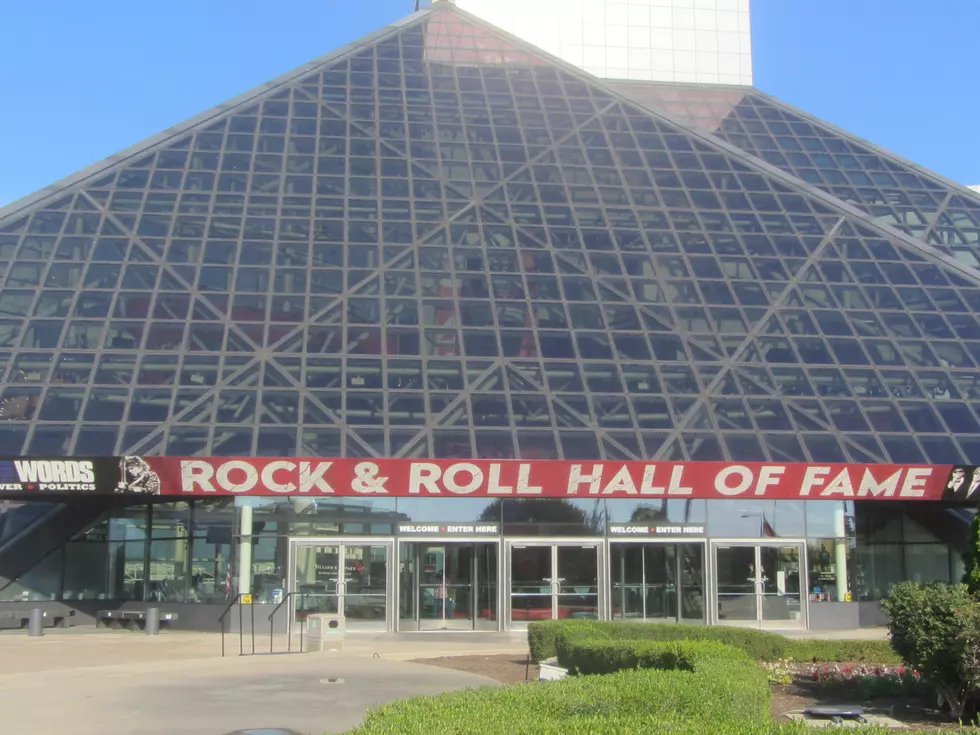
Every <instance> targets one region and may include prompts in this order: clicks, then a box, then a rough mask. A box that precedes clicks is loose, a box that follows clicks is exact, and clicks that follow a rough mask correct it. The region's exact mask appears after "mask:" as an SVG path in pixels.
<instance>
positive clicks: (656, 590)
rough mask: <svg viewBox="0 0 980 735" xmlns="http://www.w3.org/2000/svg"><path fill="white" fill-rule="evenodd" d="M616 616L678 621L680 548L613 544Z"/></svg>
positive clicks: (614, 607) (672, 545) (661, 545)
mask: <svg viewBox="0 0 980 735" xmlns="http://www.w3.org/2000/svg"><path fill="white" fill-rule="evenodd" d="M611 549H612V576H613V583H612V591H613V598H612V599H613V611H612V615H613V617H614V618H616V619H619V620H629V619H638V620H658V621H665V620H670V621H673V622H676V620H677V602H678V600H677V579H676V576H677V547H676V546H675V545H674V544H613V545H612V547H611Z"/></svg>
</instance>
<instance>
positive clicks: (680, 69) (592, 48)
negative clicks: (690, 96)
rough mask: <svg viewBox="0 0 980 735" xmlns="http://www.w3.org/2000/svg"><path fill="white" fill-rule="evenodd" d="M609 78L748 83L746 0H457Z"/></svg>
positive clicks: (749, 47) (749, 57)
mask: <svg viewBox="0 0 980 735" xmlns="http://www.w3.org/2000/svg"><path fill="white" fill-rule="evenodd" d="M455 3H456V5H457V6H458V7H460V8H462V9H463V10H467V11H469V12H471V13H473V14H474V15H476V16H479V17H480V18H483V19H484V20H486V21H488V22H490V23H492V24H493V25H495V26H497V27H498V28H502V29H503V30H505V31H509V32H510V33H513V34H514V35H515V36H518V37H520V38H522V39H524V40H525V41H528V42H530V43H533V44H534V45H535V46H537V47H539V48H541V49H543V50H545V51H547V52H549V53H551V54H554V55H555V56H558V57H559V58H561V59H564V60H565V61H567V62H569V63H571V64H574V65H575V66H578V67H581V68H582V69H585V70H586V71H587V72H590V73H591V74H595V75H596V76H599V77H605V78H607V79H635V80H653V81H662V82H699V83H703V84H746V85H750V84H752V43H751V33H750V29H749V0H455Z"/></svg>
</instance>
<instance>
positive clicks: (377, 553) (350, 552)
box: [293, 544, 388, 630]
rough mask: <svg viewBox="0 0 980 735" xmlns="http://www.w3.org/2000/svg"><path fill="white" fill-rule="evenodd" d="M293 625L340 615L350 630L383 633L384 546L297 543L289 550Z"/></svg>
mask: <svg viewBox="0 0 980 735" xmlns="http://www.w3.org/2000/svg"><path fill="white" fill-rule="evenodd" d="M295 559H296V561H295V567H294V568H295V584H294V586H293V589H294V590H295V591H296V592H299V593H300V594H299V595H298V596H297V598H296V603H295V614H296V620H297V621H300V620H303V619H305V618H306V616H307V615H309V614H311V613H329V614H341V615H344V616H345V617H346V618H347V624H348V625H349V626H351V625H352V626H354V627H364V625H365V624H366V625H367V626H369V627H371V628H379V629H382V630H383V629H384V627H385V625H386V620H387V607H388V573H387V572H388V547H387V546H385V545H383V544H351V545H348V544H327V545H311V544H299V545H297V546H296V549H295Z"/></svg>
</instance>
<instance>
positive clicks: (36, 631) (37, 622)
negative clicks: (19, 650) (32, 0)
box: [27, 607, 44, 638]
mask: <svg viewBox="0 0 980 735" xmlns="http://www.w3.org/2000/svg"><path fill="white" fill-rule="evenodd" d="M27 635H28V636H29V637H30V638H37V637H39V636H42V635H44V611H43V610H42V609H41V608H39V607H35V608H34V609H33V610H31V614H30V615H29V616H28V618H27Z"/></svg>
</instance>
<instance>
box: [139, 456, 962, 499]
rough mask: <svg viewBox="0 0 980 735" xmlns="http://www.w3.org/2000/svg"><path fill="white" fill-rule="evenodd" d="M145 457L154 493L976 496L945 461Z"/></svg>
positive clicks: (556, 495) (416, 495)
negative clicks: (154, 476) (154, 479)
mask: <svg viewBox="0 0 980 735" xmlns="http://www.w3.org/2000/svg"><path fill="white" fill-rule="evenodd" d="M144 459H145V461H146V462H147V463H149V467H150V469H151V470H152V471H153V472H154V473H156V474H157V475H158V477H159V480H160V485H159V487H160V493H161V494H163V495H195V496H206V495H272V496H275V495H316V496H324V495H328V496H329V495H334V496H398V497H442V498H449V497H549V498H554V497H567V498H575V497H579V498H583V497H608V498H633V497H636V498H640V497H664V498H680V499H684V498H771V499H799V498H809V499H811V500H820V499H825V500H831V499H866V500H949V501H953V502H980V469H977V468H974V467H965V466H957V467H953V466H951V465H931V466H930V465H885V464H869V465H860V464H792V463H791V464H775V463H745V464H736V463H729V462H606V461H583V462H570V461H558V460H539V461H523V462H522V461H520V460H504V461H492V460H479V459H475V460H445V459H444V460H421V459H376V460H365V459H350V458H347V459H321V458H290V459H281V458H263V457H145V458H144ZM974 491H976V495H975V496H974Z"/></svg>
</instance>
